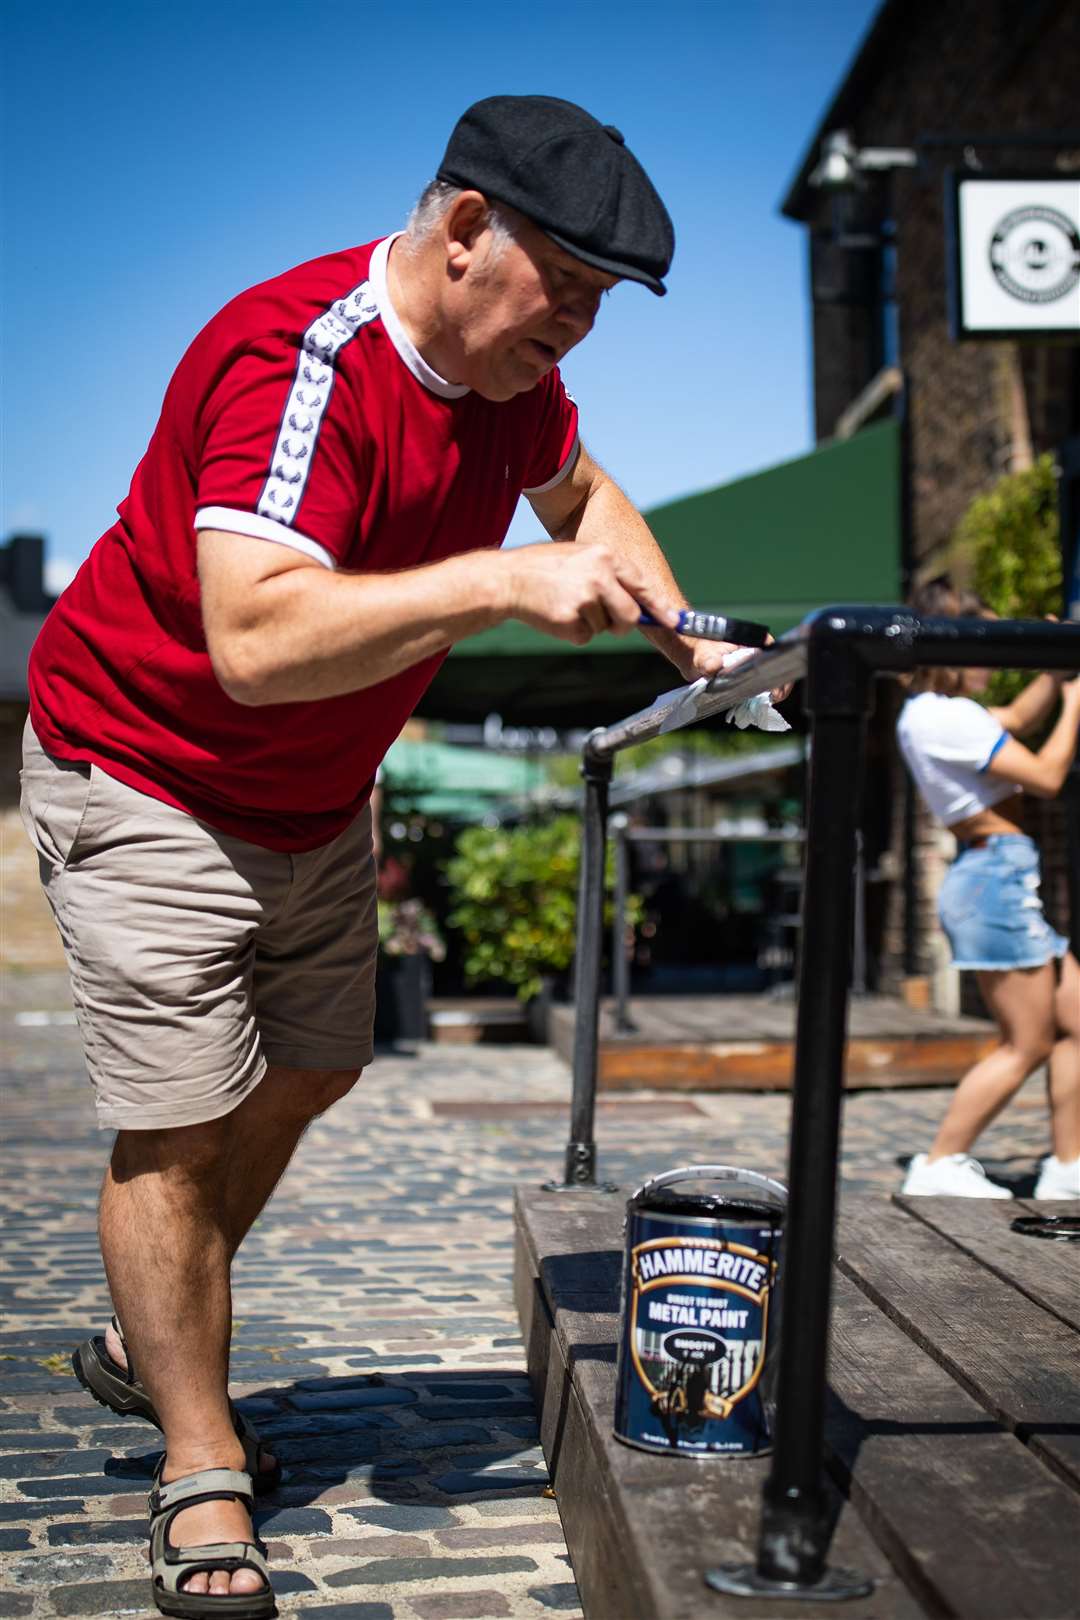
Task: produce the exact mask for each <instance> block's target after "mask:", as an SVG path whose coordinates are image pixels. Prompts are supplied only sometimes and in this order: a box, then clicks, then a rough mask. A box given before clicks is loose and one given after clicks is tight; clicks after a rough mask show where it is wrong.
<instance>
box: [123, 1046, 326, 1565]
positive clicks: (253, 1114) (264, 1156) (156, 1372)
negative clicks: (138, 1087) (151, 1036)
mask: <svg viewBox="0 0 1080 1620" xmlns="http://www.w3.org/2000/svg"><path fill="white" fill-rule="evenodd" d="M354 1080H355V1073H345V1072H338V1071H326V1070H318V1071H306V1070H277V1071H273V1070H272V1071H269V1072H268V1074H267V1076H266V1077H265V1078H264V1080H263V1081H262V1082H261V1083H260V1085H259V1086H257V1087H256V1088H255V1091H254V1092H252V1093H250V1094H249V1096H248V1097H247V1098H245V1099H244V1101H243V1102H242V1103H240V1104H239V1105H238V1107H237V1108H235V1109H234V1110H233V1111H232V1113H231V1114H227V1115H225V1116H224V1117H223V1118H222V1119H218V1120H212V1121H209V1122H207V1123H206V1124H202V1125H191V1126H182V1127H179V1128H177V1129H174V1130H160V1131H121V1132H120V1133H119V1135H118V1136H117V1139H116V1145H115V1147H114V1150H113V1156H112V1162H111V1164H110V1166H109V1169H108V1171H107V1172H106V1176H105V1182H104V1185H103V1187H102V1194H101V1211H100V1231H101V1252H102V1256H103V1258H104V1260H105V1269H106V1273H107V1276H108V1279H109V1287H110V1290H111V1292H112V1298H113V1303H114V1305H115V1306H116V1311H117V1315H118V1316H119V1318H120V1320H121V1322H122V1323H123V1325H124V1334H125V1337H126V1338H127V1339H128V1341H129V1343H130V1345H131V1350H132V1355H133V1357H134V1360H135V1365H136V1367H137V1369H138V1372H139V1376H140V1378H141V1379H142V1381H143V1383H144V1384H145V1386H146V1388H147V1390H148V1392H149V1394H150V1397H151V1399H152V1400H153V1402H154V1405H155V1407H156V1409H157V1412H158V1415H159V1417H160V1419H161V1423H162V1427H163V1429H164V1431H165V1446H166V1452H167V1459H168V1460H167V1462H166V1466H165V1471H164V1478H165V1480H167V1481H168V1480H172V1479H177V1478H179V1477H180V1476H181V1475H183V1474H190V1473H194V1472H195V1471H196V1470H198V1469H203V1468H243V1466H244V1460H243V1448H242V1446H241V1444H240V1442H239V1440H238V1439H237V1436H236V1434H235V1432H234V1430H233V1426H232V1421H231V1418H230V1416H229V1406H228V1394H227V1381H228V1359H229V1339H230V1335H231V1325H232V1306H231V1294H230V1286H229V1267H230V1264H231V1261H232V1257H233V1254H234V1253H235V1250H236V1246H237V1244H238V1243H239V1241H240V1238H241V1237H242V1236H243V1234H244V1232H245V1231H247V1229H248V1228H249V1227H250V1225H251V1223H252V1221H253V1220H254V1219H255V1216H256V1215H257V1214H258V1212H259V1210H260V1209H262V1208H263V1206H264V1205H265V1203H266V1201H267V1199H268V1198H269V1196H270V1193H271V1192H272V1191H273V1189H274V1186H275V1185H276V1184H277V1181H278V1179H279V1178H280V1176H281V1173H282V1171H283V1170H284V1169H285V1166H286V1165H287V1163H288V1161H289V1158H290V1157H291V1155H292V1152H293V1149H294V1148H295V1146H296V1143H297V1142H298V1141H299V1139H300V1137H301V1135H302V1134H303V1131H304V1128H305V1126H306V1125H307V1124H308V1123H309V1121H310V1120H311V1119H313V1118H314V1117H315V1116H316V1115H317V1114H319V1113H321V1112H322V1111H323V1110H324V1109H325V1108H327V1107H329V1106H330V1104H331V1103H332V1102H333V1101H335V1100H336V1098H337V1097H340V1096H342V1095H344V1093H345V1092H346V1091H347V1090H348V1089H349V1087H350V1086H351V1085H352V1083H353V1081H354ZM267 1081H270V1082H271V1084H270V1087H269V1089H264V1088H265V1087H266V1086H267ZM238 1188H240V1189H242V1193H241V1195H240V1196H237V1191H236V1189H238ZM107 1341H108V1344H109V1353H110V1354H111V1355H112V1354H114V1351H118V1352H119V1354H118V1355H116V1356H115V1359H117V1360H120V1361H122V1359H123V1351H122V1347H121V1346H120V1345H119V1343H118V1342H116V1343H114V1342H113V1341H115V1334H113V1332H112V1330H111V1329H110V1330H109V1334H108V1335H107ZM172 1534H173V1540H174V1541H176V1542H178V1543H180V1544H183V1545H187V1546H198V1545H199V1544H200V1543H205V1542H212V1541H241V1540H249V1539H250V1537H251V1522H250V1519H249V1518H248V1515H247V1512H246V1510H245V1509H244V1508H243V1507H242V1505H241V1504H240V1503H239V1502H212V1503H205V1504H200V1505H199V1506H196V1507H192V1508H188V1509H186V1510H185V1511H184V1512H183V1513H181V1514H178V1515H177V1518H176V1520H175V1521H174V1527H173V1532H172ZM261 1584H262V1583H261V1580H260V1578H259V1576H258V1575H256V1574H255V1573H254V1572H253V1571H251V1570H239V1571H237V1572H236V1573H235V1574H234V1575H233V1577H232V1583H231V1585H230V1578H229V1575H228V1573H227V1572H226V1571H216V1572H215V1573H214V1574H213V1575H211V1576H209V1577H208V1576H206V1575H205V1574H204V1575H193V1576H192V1578H191V1580H190V1581H189V1582H188V1585H187V1590H189V1591H194V1592H198V1591H207V1590H209V1591H210V1592H212V1593H218V1594H223V1593H226V1592H230V1591H232V1592H252V1591H257V1590H259V1588H260V1586H261Z"/></svg>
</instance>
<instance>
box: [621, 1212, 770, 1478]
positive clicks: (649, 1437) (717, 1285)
mask: <svg viewBox="0 0 1080 1620" xmlns="http://www.w3.org/2000/svg"><path fill="white" fill-rule="evenodd" d="M779 1231H780V1227H779V1219H778V1217H777V1216H776V1215H775V1214H773V1215H771V1216H770V1212H769V1211H768V1210H764V1209H763V1210H762V1211H761V1212H760V1216H759V1218H758V1219H757V1220H756V1221H755V1220H754V1219H753V1218H752V1217H751V1218H750V1219H747V1218H745V1217H744V1218H740V1219H733V1220H730V1221H727V1220H723V1219H710V1220H702V1219H687V1218H682V1219H680V1218H679V1217H673V1216H671V1215H668V1214H658V1213H656V1212H652V1213H650V1212H649V1211H648V1210H647V1209H637V1210H631V1211H630V1212H628V1221H627V1252H626V1261H625V1268H624V1288H623V1334H622V1342H621V1345H620V1364H619V1377H618V1392H617V1400H616V1414H615V1433H616V1435H617V1436H618V1438H619V1439H622V1440H626V1441H627V1442H628V1443H629V1444H630V1445H636V1446H640V1447H643V1448H644V1449H646V1450H650V1451H652V1450H656V1451H666V1452H670V1451H676V1452H686V1453H691V1454H700V1455H713V1454H715V1455H728V1456H755V1455H758V1454H760V1453H761V1452H762V1451H765V1450H767V1449H768V1447H769V1442H770V1428H769V1411H768V1407H769V1404H770V1403H771V1384H772V1379H771V1377H770V1373H771V1361H772V1357H771V1348H772V1345H771V1340H772V1337H773V1329H774V1324H775V1314H776V1312H775V1294H774V1290H775V1287H776V1284H777V1278H778V1242H779Z"/></svg>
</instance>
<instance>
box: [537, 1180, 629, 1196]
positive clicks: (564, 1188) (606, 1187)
mask: <svg viewBox="0 0 1080 1620" xmlns="http://www.w3.org/2000/svg"><path fill="white" fill-rule="evenodd" d="M540 1191H541V1192H552V1193H565V1192H587V1193H595V1192H602V1193H617V1192H618V1191H619V1183H618V1182H617V1181H601V1182H600V1183H599V1185H598V1184H597V1183H596V1182H595V1181H542V1182H541V1183H540Z"/></svg>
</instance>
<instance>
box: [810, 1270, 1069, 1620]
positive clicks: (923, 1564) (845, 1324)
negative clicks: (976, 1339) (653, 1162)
mask: <svg viewBox="0 0 1080 1620" xmlns="http://www.w3.org/2000/svg"><path fill="white" fill-rule="evenodd" d="M883 1241H884V1240H883ZM834 1281H835V1291H834V1311H833V1327H832V1343H831V1352H830V1362H829V1379H830V1384H831V1386H832V1393H831V1396H830V1402H829V1411H828V1420H827V1431H826V1432H827V1443H828V1447H829V1452H830V1461H831V1465H832V1467H833V1468H834V1469H835V1470H836V1471H837V1472H838V1473H839V1475H840V1476H841V1478H842V1479H843V1480H844V1481H845V1482H846V1484H847V1486H848V1489H849V1490H850V1494H851V1499H852V1501H853V1502H854V1503H855V1504H856V1505H857V1507H858V1508H859V1511H860V1513H861V1515H862V1517H863V1518H864V1520H865V1521H866V1522H867V1523H868V1524H869V1525H870V1527H871V1529H872V1530H873V1532H874V1534H875V1536H876V1537H877V1539H878V1541H879V1542H880V1544H881V1545H882V1546H883V1547H884V1548H885V1550H886V1552H887V1553H888V1554H889V1556H890V1558H891V1559H892V1560H893V1562H894V1563H895V1564H897V1566H898V1568H899V1569H900V1571H901V1573H902V1574H903V1575H904V1576H905V1579H907V1581H908V1582H909V1584H911V1585H912V1587H913V1589H914V1590H915V1591H916V1593H917V1594H918V1596H919V1597H920V1599H921V1601H922V1603H923V1605H924V1606H925V1608H926V1609H927V1611H928V1612H929V1613H931V1614H935V1615H950V1616H956V1617H963V1620H1021V1617H1024V1620H1070V1617H1075V1615H1076V1592H1077V1577H1078V1576H1080V1565H1078V1564H1077V1561H1076V1556H1075V1549H1076V1548H1077V1547H1078V1546H1080V1497H1078V1496H1077V1495H1076V1493H1075V1492H1074V1491H1073V1490H1071V1489H1070V1487H1069V1486H1068V1485H1066V1484H1064V1483H1063V1482H1062V1481H1061V1480H1060V1479H1058V1478H1056V1477H1055V1475H1054V1474H1052V1473H1051V1472H1050V1471H1049V1470H1048V1469H1046V1468H1044V1467H1042V1466H1041V1464H1040V1463H1039V1462H1038V1461H1037V1459H1036V1458H1035V1457H1033V1456H1032V1455H1031V1453H1030V1452H1029V1451H1027V1450H1026V1449H1025V1448H1024V1447H1023V1446H1022V1445H1021V1444H1020V1443H1019V1442H1018V1441H1017V1440H1016V1439H1015V1438H1013V1436H1011V1435H1009V1434H1008V1433H1006V1432H1005V1431H1004V1430H1003V1429H1002V1427H1001V1426H1000V1425H999V1424H998V1423H996V1422H995V1421H994V1420H993V1419H992V1418H991V1417H989V1416H988V1415H987V1413H986V1412H985V1411H984V1410H983V1409H982V1407H981V1406H980V1404H979V1403H978V1402H977V1401H976V1400H975V1399H974V1398H973V1397H972V1396H971V1395H969V1394H968V1393H967V1392H966V1391H965V1390H963V1389H961V1388H960V1386H959V1385H958V1384H957V1383H956V1382H955V1381H954V1380H953V1378H952V1377H951V1376H950V1375H949V1373H948V1372H946V1371H945V1369H944V1368H943V1367H942V1366H941V1365H940V1364H939V1363H938V1362H937V1361H936V1360H935V1359H934V1358H933V1357H932V1356H930V1355H928V1354H927V1353H926V1352H925V1351H924V1350H921V1349H920V1348H919V1347H918V1346H917V1345H915V1344H913V1343H912V1341H911V1339H910V1338H908V1337H907V1335H906V1334H905V1333H904V1331H903V1329H902V1328H901V1327H899V1326H898V1325H897V1324H896V1323H895V1322H894V1321H892V1320H890V1319H889V1317H888V1316H886V1315H885V1314H884V1313H883V1312H882V1311H881V1310H879V1309H878V1308H877V1307H876V1305H875V1304H874V1303H873V1302H872V1301H871V1300H869V1299H867V1297H866V1296H865V1294H863V1293H862V1292H861V1291H860V1290H859V1289H858V1288H856V1286H855V1284H854V1283H853V1282H851V1281H849V1280H848V1279H847V1278H846V1277H843V1276H839V1277H836V1278H835V1279H834ZM952 1308H953V1312H954V1314H956V1315H957V1316H959V1317H960V1318H961V1321H962V1322H963V1320H964V1319H965V1318H966V1314H967V1302H966V1301H965V1302H964V1304H962V1305H960V1304H958V1303H957V1302H956V1301H954V1302H953V1307H952Z"/></svg>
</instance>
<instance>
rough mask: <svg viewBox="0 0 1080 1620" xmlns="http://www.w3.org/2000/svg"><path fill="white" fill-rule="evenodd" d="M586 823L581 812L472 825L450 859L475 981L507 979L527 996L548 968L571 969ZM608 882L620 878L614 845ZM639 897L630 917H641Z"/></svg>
mask: <svg viewBox="0 0 1080 1620" xmlns="http://www.w3.org/2000/svg"><path fill="white" fill-rule="evenodd" d="M580 846H581V823H580V822H579V821H578V818H577V817H576V816H556V817H554V818H553V819H551V820H550V821H544V822H539V823H536V824H535V825H532V826H522V827H495V828H488V827H470V828H468V829H467V830H466V831H465V832H463V833H462V834H461V836H460V838H459V839H458V841H457V848H456V854H455V855H454V856H453V858H452V859H451V860H450V861H449V862H448V863H447V868H446V875H447V879H448V881H449V884H450V891H451V899H452V910H451V912H450V915H449V917H448V919H447V921H448V922H449V924H450V926H451V928H456V929H458V930H459V931H460V932H461V933H462V934H463V935H464V938H465V946H466V950H465V977H466V979H467V981H468V983H469V984H477V983H479V982H481V981H484V980H488V979H501V980H502V981H503V982H504V983H505V984H510V985H513V987H514V988H515V990H516V991H517V993H518V995H519V996H520V997H521V999H522V1000H523V1001H525V1000H528V998H529V997H530V996H534V995H537V994H538V993H539V991H540V989H541V988H542V977H543V975H544V974H560V973H565V972H566V970H567V969H568V968H569V966H570V964H571V962H572V961H573V957H574V948H575V944H576V932H577V885H578V865H579V859H580ZM608 856H609V859H608V869H607V872H606V874H605V881H606V887H607V889H608V890H609V891H610V889H611V886H612V879H613V861H612V858H611V857H612V851H611V850H610V849H609V851H608ZM639 911H640V906H639V904H638V902H637V901H636V899H635V900H634V901H633V902H632V904H631V906H630V907H629V908H628V918H629V920H630V921H631V922H634V921H636V919H637V915H638V913H639Z"/></svg>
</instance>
